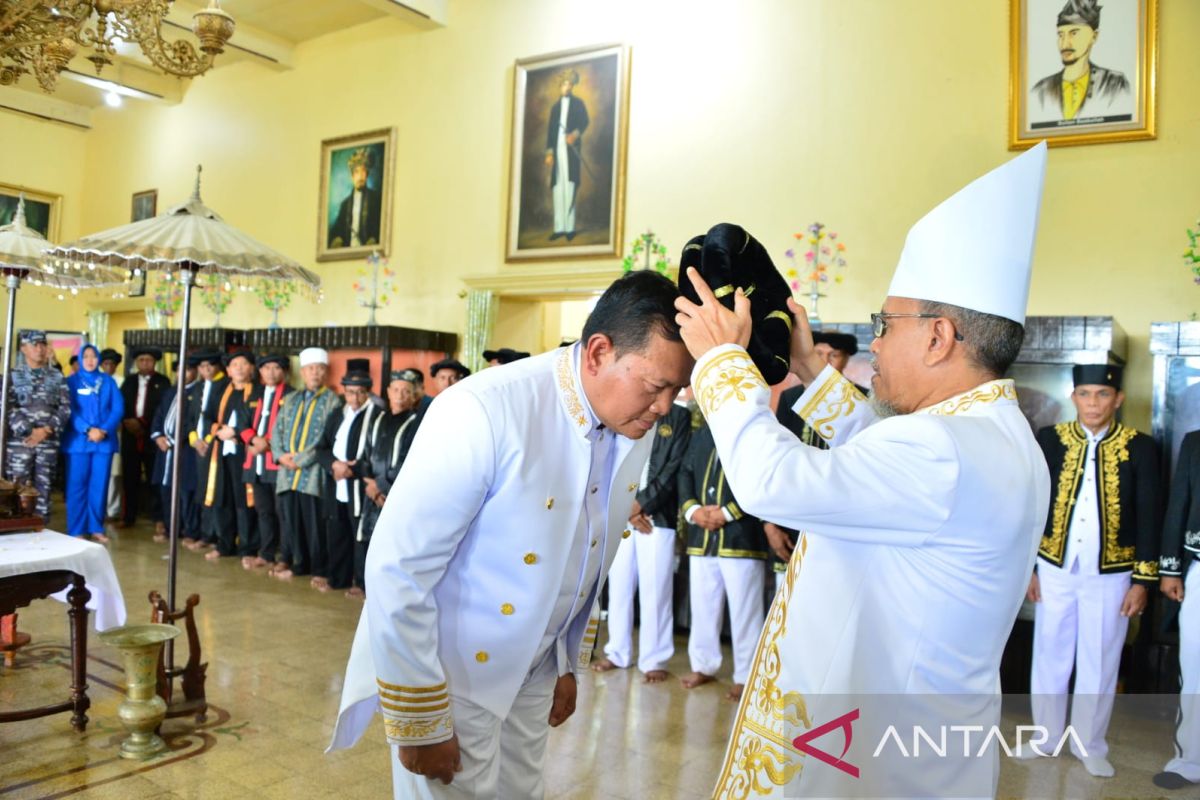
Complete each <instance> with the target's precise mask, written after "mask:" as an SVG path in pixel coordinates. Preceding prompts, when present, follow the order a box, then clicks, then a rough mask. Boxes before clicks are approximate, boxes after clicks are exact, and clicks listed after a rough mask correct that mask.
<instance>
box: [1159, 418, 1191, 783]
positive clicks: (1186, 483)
mask: <svg viewBox="0 0 1200 800" xmlns="http://www.w3.org/2000/svg"><path fill="white" fill-rule="evenodd" d="M1198 554H1200V431H1192V432H1191V433H1188V434H1187V435H1186V436H1184V437H1183V443H1182V445H1180V448H1179V459H1178V461H1177V462H1176V464H1175V476H1174V477H1173V478H1172V479H1171V499H1170V500H1169V501H1168V502H1167V515H1166V518H1165V519H1164V521H1163V536H1162V556H1161V557H1160V558H1159V559H1158V575H1159V588H1160V589H1161V590H1162V593H1163V594H1165V595H1166V596H1167V597H1169V598H1171V599H1172V600H1174V601H1175V602H1177V603H1182V604H1183V605H1182V606H1181V607H1180V609H1179V672H1180V675H1181V676H1182V678H1183V686H1182V687H1181V688H1180V691H1179V725H1178V728H1177V729H1176V731H1175V758H1173V759H1171V760H1170V761H1169V762H1168V763H1167V765H1166V766H1165V767H1163V771H1162V772H1160V773H1158V774H1157V775H1155V776H1154V785H1155V786H1160V787H1162V788H1163V789H1182V788H1183V787H1185V786H1188V785H1189V784H1194V783H1200V704H1197V702H1196V699H1197V695H1200V583H1197V581H1198V580H1200V578H1197V577H1195V576H1194V575H1192V573H1193V572H1194V570H1193V567H1194V566H1195V565H1196V556H1197V555H1198Z"/></svg>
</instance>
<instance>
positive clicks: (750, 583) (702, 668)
mask: <svg viewBox="0 0 1200 800" xmlns="http://www.w3.org/2000/svg"><path fill="white" fill-rule="evenodd" d="M688 566H689V570H690V575H689V578H688V579H689V583H690V590H691V591H690V592H689V594H690V597H691V601H692V631H691V635H690V636H688V659H689V660H690V661H691V664H692V669H693V670H694V671H695V672H699V673H702V674H704V675H716V674H717V670H719V669H720V668H721V622H722V620H723V618H724V615H723V614H722V612H723V611H724V609H725V596H726V594H728V595H729V623H730V626H731V627H732V633H733V682H734V683H745V682H746V679H747V678H748V677H749V676H750V662H751V660H752V659H753V658H754V648H755V647H756V646H757V645H758V637H759V634H760V633H762V626H763V621H764V619H765V617H766V614H765V612H764V611H763V588H764V583H765V581H766V566H767V565H766V563H765V562H764V561H762V560H761V559H757V558H712V557H707V556H691V557H690V559H689V562H688Z"/></svg>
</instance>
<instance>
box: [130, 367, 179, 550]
mask: <svg viewBox="0 0 1200 800" xmlns="http://www.w3.org/2000/svg"><path fill="white" fill-rule="evenodd" d="M130 358H132V359H133V365H134V367H135V369H136V370H137V371H136V372H135V373H134V374H132V375H129V376H127V377H126V378H125V381H124V383H122V384H121V398H122V399H123V400H124V401H125V419H124V420H123V421H122V423H121V428H122V431H121V481H122V488H123V489H124V492H125V513H124V515H123V520H122V527H125V528H128V527H131V526H132V525H133V523H134V522H135V521H136V519H137V514H138V511H139V510H146V511H148V512H149V513H150V519H151V520H153V522H154V535H155V538H156V539H158V540H161V539H162V537H163V534H164V532H165V526H164V525H163V518H162V507H161V506H160V504H159V502H158V493H157V492H155V491H150V490H148V489H147V488H146V487H149V486H150V485H151V483H150V479H151V476H152V475H153V474H154V459H155V454H156V453H157V452H158V448H157V447H156V446H155V445H154V443H153V442H152V441H151V440H150V426H151V422H153V421H154V412H155V411H157V410H158V405H159V403H161V402H162V394H163V392H164V391H166V389H167V388H168V387H169V386H170V385H171V382H170V381H169V380H167V376H166V375H163V374H162V373H161V372H158V371H157V370H156V369H155V365H156V364H157V363H158V362H159V361H161V360H162V351H161V350H159V349H158V348H157V347H139V348H136V349H134V350H133V352H132V353H131V354H130Z"/></svg>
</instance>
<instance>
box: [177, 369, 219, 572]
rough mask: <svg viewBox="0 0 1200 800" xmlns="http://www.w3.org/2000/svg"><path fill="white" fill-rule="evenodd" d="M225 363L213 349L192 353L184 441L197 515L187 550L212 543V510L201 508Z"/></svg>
mask: <svg viewBox="0 0 1200 800" xmlns="http://www.w3.org/2000/svg"><path fill="white" fill-rule="evenodd" d="M224 367H225V364H224V362H223V361H222V359H221V354H220V353H218V352H217V351H216V350H205V351H202V352H200V353H197V354H196V374H197V376H198V377H197V380H196V384H195V387H194V388H193V390H192V391H191V392H189V393H188V397H187V408H186V414H185V416H184V422H185V423H186V425H187V442H188V444H189V445H191V447H192V450H193V453H192V459H193V460H194V461H195V462H196V506H197V508H198V509H199V513H200V526H199V530H198V531H197V533H198V534H199V538H197V539H193V540H187V539H185V540H184V543H183V546H184V547H186V548H188V549H189V550H196V551H198V550H202V549H204V548H205V547H206V546H208V545H210V544H214V543H215V542H216V537H215V536H214V535H213V533H212V509H211V508H205V506H204V497H205V494H206V492H207V488H208V457H209V453H210V452H211V451H212V447H213V442H215V441H216V438H215V437H214V436H213V426H214V425H215V423H216V415H217V408H218V405H219V404H220V401H221V395H222V394H223V393H224V391H225V387H226V386H227V385H228V384H229V378H227V377H226V376H225V369H224Z"/></svg>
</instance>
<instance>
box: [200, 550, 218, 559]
mask: <svg viewBox="0 0 1200 800" xmlns="http://www.w3.org/2000/svg"><path fill="white" fill-rule="evenodd" d="M204 557H205V558H207V559H208V560H209V561H216V560H217V559H218V558H220V557H221V551H220V550H209V551H208V552H207V553H205V554H204Z"/></svg>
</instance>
